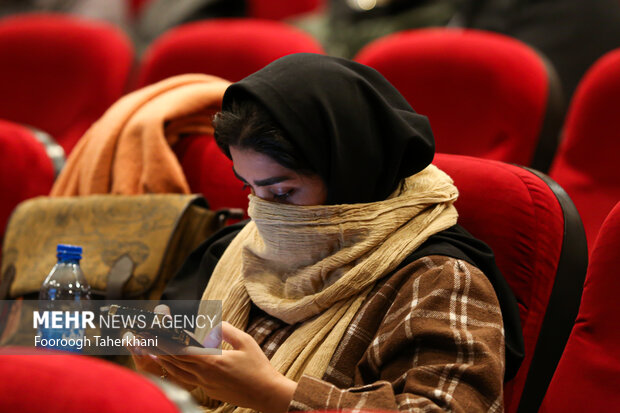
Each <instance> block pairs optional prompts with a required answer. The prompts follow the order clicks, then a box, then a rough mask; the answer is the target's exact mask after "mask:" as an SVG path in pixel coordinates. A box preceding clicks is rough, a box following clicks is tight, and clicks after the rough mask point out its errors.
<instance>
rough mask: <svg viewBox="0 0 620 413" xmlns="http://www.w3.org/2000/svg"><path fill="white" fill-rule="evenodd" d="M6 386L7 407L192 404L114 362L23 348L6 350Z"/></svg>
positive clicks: (167, 410) (157, 412) (2, 401)
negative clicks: (173, 399)
mask: <svg viewBox="0 0 620 413" xmlns="http://www.w3.org/2000/svg"><path fill="white" fill-rule="evenodd" d="M26 352H27V353H28V354H25V353H26ZM0 388H1V389H2V391H1V392H0V411H3V412H22V413H30V412H33V413H34V412H47V413H78V412H79V413H82V412H92V413H98V412H102V413H103V412H105V413H126V412H150V413H179V412H181V411H183V409H182V408H184V407H185V406H187V404H190V403H191V402H189V400H188V401H185V400H183V401H181V400H179V401H178V402H176V400H175V402H176V403H175V402H173V401H172V400H171V399H170V398H169V397H167V395H166V393H164V390H165V391H167V392H170V390H168V389H169V387H167V388H160V387H158V386H157V385H156V384H155V382H151V381H150V380H148V379H146V378H145V377H142V376H140V375H139V374H137V373H135V372H133V371H131V370H129V369H127V368H124V367H120V366H118V365H115V364H112V363H110V362H106V361H103V360H98V359H95V358H92V357H87V356H78V355H73V354H49V351H44V350H37V349H22V348H19V347H5V348H3V349H2V350H0ZM174 391H176V393H179V392H182V391H181V390H179V389H176V388H175V390H174ZM169 394H170V395H171V396H172V397H173V398H178V399H180V396H177V395H176V394H173V393H169ZM191 404H192V405H193V406H194V409H192V410H191V411H197V410H196V409H197V407H195V405H194V404H193V403H191ZM186 411H189V410H186Z"/></svg>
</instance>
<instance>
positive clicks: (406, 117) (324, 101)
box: [196, 54, 458, 411]
mask: <svg viewBox="0 0 620 413" xmlns="http://www.w3.org/2000/svg"><path fill="white" fill-rule="evenodd" d="M306 77H307V78H306ZM310 84H312V85H311V86H310ZM231 89H232V92H231ZM344 91H346V93H348V100H347V99H343V96H342V95H343V93H345V92H344ZM229 92H230V93H229ZM237 92H239V93H237ZM233 96H234V99H242V98H248V97H250V98H252V99H257V100H258V101H259V102H261V103H263V105H264V106H265V107H266V109H267V110H268V111H269V112H270V114H271V115H272V116H273V117H274V118H275V119H276V120H277V121H278V122H279V123H280V126H282V127H283V128H284V130H285V132H286V133H287V135H288V136H289V138H290V139H292V140H293V142H294V143H295V144H297V145H298V146H299V148H300V149H301V150H302V153H303V154H304V155H305V156H307V159H308V160H309V161H310V162H311V165H312V166H314V167H315V168H316V170H317V171H319V174H320V176H321V177H322V178H323V179H324V180H325V182H326V183H327V187H328V205H318V206H296V205H285V204H278V203H273V202H268V201H265V200H262V199H260V198H257V197H255V196H250V205H249V209H248V213H249V215H250V217H251V218H252V222H250V223H249V224H247V225H246V226H245V227H244V229H243V230H242V231H241V232H240V233H239V234H238V235H237V237H236V238H235V239H234V240H233V241H232V243H231V244H230V245H229V247H228V248H227V249H226V251H225V253H224V254H223V256H222V258H221V259H220V260H219V262H218V264H217V266H216V267H215V270H214V271H213V274H212V275H211V279H210V281H209V284H208V286H207V288H206V290H205V292H204V294H203V297H202V299H203V300H222V302H223V314H222V318H223V320H225V321H228V322H229V323H231V324H232V325H234V326H235V327H237V328H240V329H242V330H245V329H246V327H247V324H248V317H249V312H250V308H251V305H252V303H253V304H254V305H256V306H258V307H259V308H261V309H262V310H263V311H265V312H266V313H268V314H270V315H272V316H274V317H277V318H279V319H281V320H283V321H285V322H287V323H289V324H296V325H297V328H296V329H295V331H294V332H293V333H292V334H291V335H290V336H289V337H288V338H287V339H286V341H285V342H284V343H283V344H282V345H281V346H280V347H279V348H278V350H277V351H276V353H275V354H274V356H273V357H272V358H271V364H272V365H273V366H274V367H275V368H276V370H278V371H279V372H281V373H282V374H284V375H285V376H287V377H289V378H291V379H293V380H298V379H299V378H300V377H301V376H302V375H303V374H306V375H311V376H314V377H317V378H321V377H322V376H323V374H324V373H325V370H326V368H327V366H328V363H329V361H330V359H331V357H332V356H333V354H334V352H335V350H336V347H337V345H338V344H339V342H340V340H341V338H342V336H343V334H344V332H345V330H346V328H347V327H348V326H349V324H350V323H351V321H352V320H353V317H354V316H355V314H356V313H357V310H358V309H359V308H360V306H361V304H362V302H363V301H364V299H365V298H366V296H367V294H368V293H369V292H370V291H371V290H372V288H373V286H374V285H375V283H376V282H377V281H378V280H379V279H381V278H383V277H385V276H387V275H389V274H390V273H391V272H393V271H394V270H395V269H396V268H397V267H398V266H399V264H400V263H401V262H402V261H403V260H404V259H405V258H406V257H407V256H408V255H409V254H411V253H412V252H413V251H415V250H416V249H417V248H418V247H419V246H420V245H421V244H422V243H423V242H424V241H426V240H427V239H428V238H429V237H430V236H431V235H433V234H435V233H437V232H440V231H442V230H444V229H446V228H449V227H451V226H453V225H454V224H456V221H457V213H456V209H455V208H454V206H453V203H454V201H455V200H456V198H457V196H458V191H457V189H456V187H455V186H454V185H453V183H452V180H451V179H450V177H448V176H447V175H446V174H445V173H443V172H441V171H440V170H439V169H437V168H436V167H435V166H432V165H429V163H430V162H431V160H432V156H433V137H432V134H431V132H430V128H429V126H428V121H427V120H426V118H425V117H423V116H420V115H417V114H416V113H415V112H413V109H411V107H410V106H409V105H408V104H407V103H406V102H405V101H404V99H403V98H402V96H401V95H400V94H399V93H398V92H397V91H396V90H395V89H394V88H393V87H392V86H391V85H390V84H389V83H388V82H387V80H385V79H384V78H383V77H382V76H381V75H379V74H378V73H377V72H376V71H374V70H373V69H370V68H367V67H365V66H363V65H360V64H357V63H354V62H350V61H347V60H343V59H338V58H333V57H326V56H320V55H311V54H302V55H292V56H287V57H284V58H282V59H279V60H277V61H276V62H274V63H272V64H271V65H269V66H267V67H265V68H264V69H262V70H261V71H259V72H257V73H255V74H253V75H251V76H249V77H248V78H246V79H244V80H242V81H241V82H239V83H237V84H234V85H232V86H231V87H230V88H229V89H228V90H227V91H226V94H225V98H224V99H225V103H224V106H226V100H227V99H232V98H233ZM228 102H229V103H230V100H228ZM360 108H363V110H362V109H360ZM356 111H357V112H356ZM360 111H361V112H360ZM358 117H359V119H358ZM289 118H290V119H289ZM360 124H363V126H360ZM407 174H409V175H411V176H409V175H407ZM408 176H409V177H408ZM405 178H406V179H405ZM202 311H203V310H202V308H201V309H200V310H199V312H202ZM196 333H197V335H198V337H199V338H200V339H204V336H205V334H206V331H200V330H198V331H196ZM226 346H227V345H224V347H226ZM228 348H230V347H228ZM196 395H197V396H198V397H199V398H200V399H202V402H203V403H205V404H209V405H210V406H214V404H213V403H212V401H210V400H208V397H206V395H205V394H204V393H202V392H201V391H199V392H197V394H196ZM233 410H235V407H234V406H231V405H228V404H222V405H220V406H219V407H218V408H217V411H233ZM239 410H240V411H241V410H244V409H239Z"/></svg>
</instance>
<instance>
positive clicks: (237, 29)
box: [138, 19, 323, 87]
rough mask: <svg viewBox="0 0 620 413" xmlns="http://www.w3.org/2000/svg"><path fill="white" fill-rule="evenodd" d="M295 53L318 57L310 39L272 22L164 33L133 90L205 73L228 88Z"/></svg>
mask: <svg viewBox="0 0 620 413" xmlns="http://www.w3.org/2000/svg"><path fill="white" fill-rule="evenodd" d="M299 52H308V53H322V52H323V49H322V48H321V46H320V45H319V43H318V42H317V41H316V40H314V39H313V38H312V37H311V36H310V35H308V34H306V33H304V32H302V31H300V30H298V29H296V28H294V27H292V26H289V25H286V24H284V23H281V22H277V21H268V20H255V19H211V20H204V21H199V22H193V23H187V24H184V25H181V26H178V27H176V28H174V29H171V30H169V31H168V32H166V33H164V34H163V35H162V36H161V37H160V38H158V39H157V40H155V42H153V44H152V45H151V46H150V47H149V49H148V50H147V51H146V52H145V55H144V58H143V60H142V63H141V67H140V70H139V75H138V87H143V86H145V85H149V84H151V83H155V82H157V81H160V80H162V79H165V78H167V77H170V76H174V75H180V74H183V73H206V74H209V75H215V76H219V77H221V78H224V79H228V80H230V81H232V82H236V81H238V80H241V79H242V78H244V77H246V76H248V75H249V74H251V73H254V72H255V71H257V70H259V69H261V68H262V67H263V66H265V65H267V64H268V63H271V62H272V61H274V60H276V59H278V58H280V57H282V56H285V55H288V54H291V53H299Z"/></svg>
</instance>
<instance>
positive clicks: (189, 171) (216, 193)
mask: <svg viewBox="0 0 620 413" xmlns="http://www.w3.org/2000/svg"><path fill="white" fill-rule="evenodd" d="M172 149H173V150H174V152H175V153H176V155H177V157H178V158H179V161H180V163H181V166H182V167H183V172H185V177H186V178H187V183H188V184H189V187H190V189H191V191H192V192H193V193H201V194H203V195H204V197H205V198H206V199H207V200H208V202H209V207H210V208H211V209H215V210H216V209H221V208H241V209H243V211H244V213H246V214H247V209H248V195H249V193H250V191H249V190H248V189H243V183H242V182H241V181H240V180H239V179H237V177H236V176H235V174H234V173H233V169H232V161H231V160H230V159H228V158H227V157H226V155H224V154H223V153H222V151H220V149H219V148H218V146H217V144H216V143H215V139H213V136H209V135H193V136H187V137H184V138H183V139H180V140H179V142H178V143H177V144H176V145H174V147H173V148H172Z"/></svg>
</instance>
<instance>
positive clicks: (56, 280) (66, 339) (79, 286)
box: [38, 244, 90, 352]
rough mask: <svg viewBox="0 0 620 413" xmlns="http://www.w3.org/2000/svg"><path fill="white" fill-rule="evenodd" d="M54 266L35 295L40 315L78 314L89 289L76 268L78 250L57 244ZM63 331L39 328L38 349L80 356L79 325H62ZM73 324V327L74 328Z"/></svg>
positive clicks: (80, 337) (88, 293)
mask: <svg viewBox="0 0 620 413" xmlns="http://www.w3.org/2000/svg"><path fill="white" fill-rule="evenodd" d="M56 257H57V258H58V262H57V263H56V265H54V267H53V268H52V270H51V271H50V273H49V275H48V276H47V277H46V278H45V281H43V284H42V285H41V290H40V292H39V300H40V303H39V310H40V311H41V310H42V311H53V310H55V311H70V312H71V313H73V314H75V313H74V312H75V311H80V310H81V309H82V307H83V305H82V301H88V300H90V286H89V285H88V282H86V278H85V277H84V273H83V272H82V269H81V268H80V260H81V259H82V247H78V246H74V245H65V244H59V245H58V246H57V248H56ZM62 324H63V326H64V327H63V328H52V327H50V326H47V327H45V326H40V327H39V330H38V333H39V335H40V338H41V341H40V342H41V343H43V345H41V347H46V348H54V349H57V350H65V351H72V352H82V351H81V347H83V346H80V345H79V343H80V341H79V340H82V339H83V338H84V329H83V328H82V326H81V325H80V323H69V325H66V324H65V323H64V320H63V321H62ZM76 324H77V325H76Z"/></svg>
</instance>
